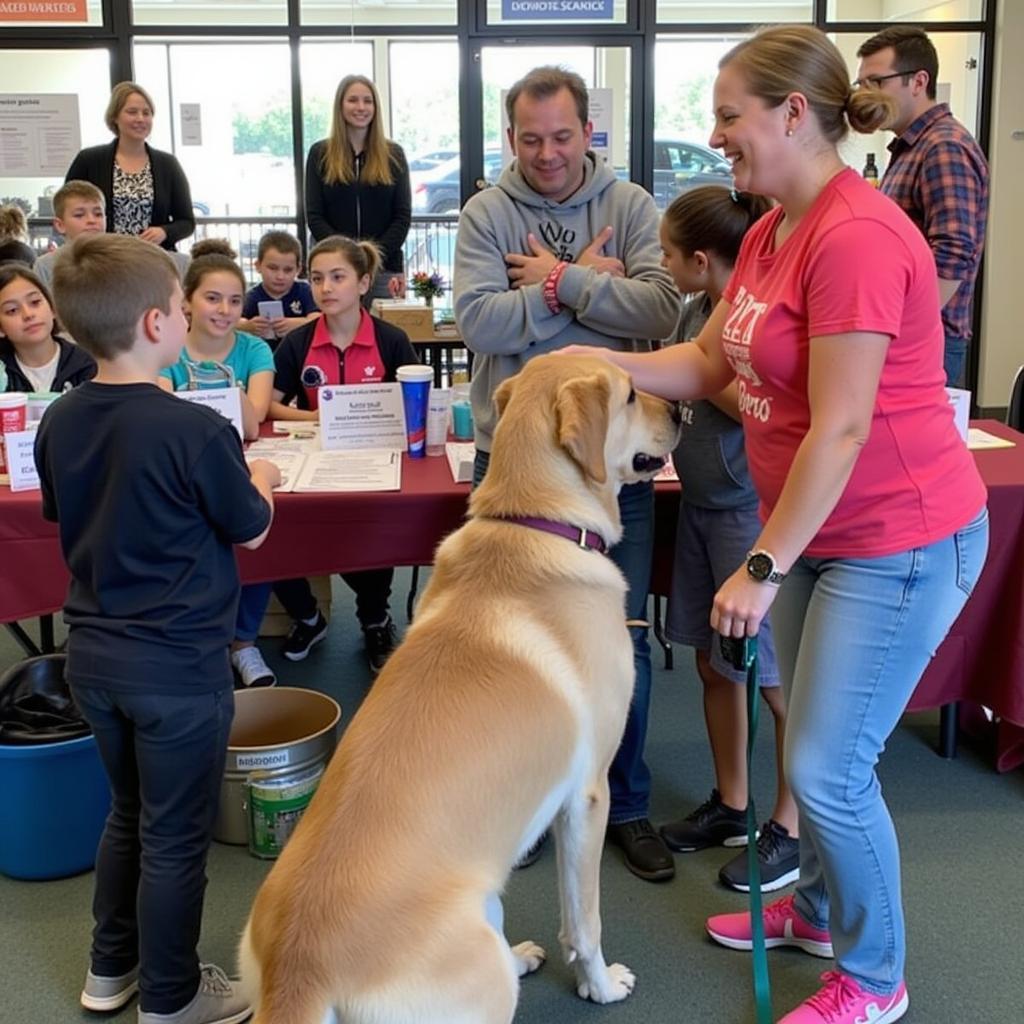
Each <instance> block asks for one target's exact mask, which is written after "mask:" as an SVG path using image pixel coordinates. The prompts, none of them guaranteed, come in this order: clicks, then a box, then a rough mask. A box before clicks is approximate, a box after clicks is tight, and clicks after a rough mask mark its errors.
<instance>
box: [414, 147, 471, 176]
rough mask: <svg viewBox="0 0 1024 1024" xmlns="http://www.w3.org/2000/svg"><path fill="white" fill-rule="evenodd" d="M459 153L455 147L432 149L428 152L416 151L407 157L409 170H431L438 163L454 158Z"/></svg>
mask: <svg viewBox="0 0 1024 1024" xmlns="http://www.w3.org/2000/svg"><path fill="white" fill-rule="evenodd" d="M458 155H459V151H458V150H457V149H432V150H431V151H430V152H429V153H417V154H416V155H415V156H413V157H410V158H409V170H410V171H411V172H413V173H415V172H416V171H432V170H433V169H434V168H435V167H437V166H438V165H439V164H443V163H447V162H448V161H449V160H454V159H455V158H456V157H457V156H458Z"/></svg>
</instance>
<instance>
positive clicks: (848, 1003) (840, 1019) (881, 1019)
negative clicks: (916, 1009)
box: [779, 971, 910, 1024]
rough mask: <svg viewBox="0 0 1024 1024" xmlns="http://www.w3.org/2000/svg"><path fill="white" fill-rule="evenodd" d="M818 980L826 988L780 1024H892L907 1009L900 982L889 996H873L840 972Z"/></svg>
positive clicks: (904, 994) (907, 1001) (789, 1014)
mask: <svg viewBox="0 0 1024 1024" xmlns="http://www.w3.org/2000/svg"><path fill="white" fill-rule="evenodd" d="M821 980H822V981H823V982H825V984H824V985H823V986H822V987H821V988H820V989H819V990H818V991H817V992H815V994H814V995H813V996H811V998H810V999H808V1000H807V1001H806V1002H803V1003H801V1004H800V1005H799V1006H798V1007H797V1008H796V1009H795V1010H793V1011H792V1012H791V1013H787V1014H786V1016H785V1017H783V1018H782V1020H780V1021H779V1024H892V1021H894V1020H899V1019H900V1017H902V1016H903V1014H905V1013H906V1012H907V1007H908V1006H909V1005H910V1000H909V999H908V998H907V986H906V985H904V984H903V982H900V987H899V988H898V989H896V991H895V992H894V993H893V994H892V995H891V996H876V995H874V994H873V993H871V992H865V991H864V989H862V988H861V987H860V985H858V984H857V982H855V981H854V980H853V978H850V977H847V976H846V975H845V974H840V973H839V971H826V972H825V973H824V974H823V975H822V976H821Z"/></svg>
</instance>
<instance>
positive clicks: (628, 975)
mask: <svg viewBox="0 0 1024 1024" xmlns="http://www.w3.org/2000/svg"><path fill="white" fill-rule="evenodd" d="M635 986H636V975H635V974H634V973H633V972H632V971H631V970H630V969H629V968H628V967H627V966H626V965H625V964H609V966H608V969H607V971H606V972H605V976H604V977H603V978H585V979H583V980H582V981H581V982H580V983H579V985H577V987H576V992H577V993H578V995H579V997H580V998H581V999H589V1000H591V1001H592V1002H595V1003H619V1002H621V1001H622V1000H623V999H625V998H626V997H627V996H628V995H630V994H632V992H633V989H634V987H635Z"/></svg>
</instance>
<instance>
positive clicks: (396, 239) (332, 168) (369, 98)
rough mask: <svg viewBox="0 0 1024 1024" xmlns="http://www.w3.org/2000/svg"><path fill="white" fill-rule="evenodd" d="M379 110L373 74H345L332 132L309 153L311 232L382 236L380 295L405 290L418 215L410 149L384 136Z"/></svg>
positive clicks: (375, 288) (376, 289)
mask: <svg viewBox="0 0 1024 1024" xmlns="http://www.w3.org/2000/svg"><path fill="white" fill-rule="evenodd" d="M379 113H380V100H379V98H378V96H377V90H376V88H375V87H374V84H373V82H371V81H370V79H368V78H366V77H365V76H364V75H348V76H346V77H345V78H343V79H342V80H341V82H339V83H338V88H337V91H336V92H335V94H334V110H333V113H332V115H331V134H330V136H329V137H328V138H326V139H321V140H320V141H319V142H316V143H314V144H313V147H312V149H310V151H309V157H308V159H307V160H306V219H307V221H308V223H309V230H310V233H311V234H312V236H313V238H314V239H315V240H316V241H318V242H320V241H323V239H325V238H328V237H330V236H331V235H345V236H346V237H348V238H355V239H358V240H363V239H366V240H368V241H371V242H376V243H377V245H378V246H379V248H380V250H381V255H382V257H383V263H382V269H381V273H379V274H378V275H377V278H376V280H375V281H374V283H373V285H372V286H371V295H373V296H374V297H376V296H387V295H388V294H398V293H401V292H404V286H405V277H404V272H403V267H404V260H403V255H402V246H403V245H404V244H405V238H406V235H408V234H409V224H410V222H411V220H412V193H411V192H410V188H409V166H408V164H407V163H406V160H405V153H404V152H403V150H402V147H401V146H399V145H398V144H397V143H395V142H392V141H391V140H390V139H388V138H386V137H385V135H384V129H383V127H382V125H381V122H380V118H379V116H378V115H379ZM392 281H393V282H394V283H392Z"/></svg>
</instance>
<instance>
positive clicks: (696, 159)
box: [654, 135, 733, 210]
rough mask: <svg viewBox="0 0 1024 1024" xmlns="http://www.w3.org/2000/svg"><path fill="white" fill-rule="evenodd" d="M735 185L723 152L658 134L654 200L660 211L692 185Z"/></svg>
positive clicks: (729, 186) (655, 142) (655, 144)
mask: <svg viewBox="0 0 1024 1024" xmlns="http://www.w3.org/2000/svg"><path fill="white" fill-rule="evenodd" d="M732 184H733V181H732V168H731V167H730V165H729V161H728V160H726V159H725V157H724V156H722V154H721V153H716V152H715V151H714V150H713V149H709V148H708V147H707V146H702V145H701V144H700V143H699V142H687V141H685V140H684V139H673V138H667V137H665V136H660V135H656V136H655V138H654V202H655V204H656V205H657V207H658V209H659V210H663V209H664V208H665V207H666V206H668V204H669V203H671V202H672V200H673V199H675V197H676V196H677V195H679V194H680V193H681V192H686V191H688V190H689V189H691V188H697V187H698V186H700V185H725V186H726V188H732Z"/></svg>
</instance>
